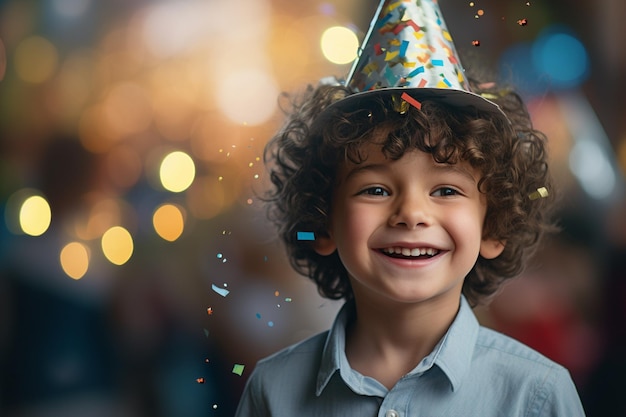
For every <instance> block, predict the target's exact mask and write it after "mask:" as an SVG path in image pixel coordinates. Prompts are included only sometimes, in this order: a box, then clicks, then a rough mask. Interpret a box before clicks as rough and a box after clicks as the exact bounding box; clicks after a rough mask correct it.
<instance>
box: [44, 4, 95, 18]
mask: <svg viewBox="0 0 626 417" xmlns="http://www.w3.org/2000/svg"><path fill="white" fill-rule="evenodd" d="M91 3H92V0H52V7H54V10H55V11H56V12H57V13H58V14H59V15H61V16H63V17H67V18H76V17H80V16H82V15H83V14H85V12H86V11H87V10H88V9H89V7H90V6H91Z"/></svg>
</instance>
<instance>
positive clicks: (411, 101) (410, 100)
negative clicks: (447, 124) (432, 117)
mask: <svg viewBox="0 0 626 417" xmlns="http://www.w3.org/2000/svg"><path fill="white" fill-rule="evenodd" d="M400 98H401V99H402V100H404V101H406V102H407V103H409V104H410V105H411V106H413V107H415V108H416V109H417V110H421V109H422V103H420V102H419V101H417V100H415V99H414V98H413V97H411V96H410V95H408V94H407V93H402V95H401V96H400Z"/></svg>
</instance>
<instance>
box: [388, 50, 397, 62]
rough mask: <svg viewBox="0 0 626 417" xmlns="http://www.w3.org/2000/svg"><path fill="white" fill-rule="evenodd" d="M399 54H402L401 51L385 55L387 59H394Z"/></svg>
mask: <svg viewBox="0 0 626 417" xmlns="http://www.w3.org/2000/svg"><path fill="white" fill-rule="evenodd" d="M399 54H400V51H393V52H387V55H385V61H391V60H392V59H394V58H395V57H397V56H398V55H399Z"/></svg>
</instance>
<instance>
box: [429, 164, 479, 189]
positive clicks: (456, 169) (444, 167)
mask: <svg viewBox="0 0 626 417" xmlns="http://www.w3.org/2000/svg"><path fill="white" fill-rule="evenodd" d="M435 168H436V169H437V170H441V171H445V172H452V173H457V174H460V175H462V176H464V177H465V178H467V179H468V180H470V181H471V182H472V184H476V178H474V175H472V173H471V172H470V171H469V170H467V169H465V168H464V167H463V166H460V165H458V164H437V165H435Z"/></svg>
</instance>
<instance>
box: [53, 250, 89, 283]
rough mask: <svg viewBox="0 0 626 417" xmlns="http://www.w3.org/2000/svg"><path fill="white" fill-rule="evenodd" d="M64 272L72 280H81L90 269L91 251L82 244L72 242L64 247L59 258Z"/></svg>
mask: <svg viewBox="0 0 626 417" xmlns="http://www.w3.org/2000/svg"><path fill="white" fill-rule="evenodd" d="M59 260H60V262H61V267H62V268H63V272H65V273H66V274H67V276H69V277H70V278H73V279H76V280H78V279H81V278H82V277H83V276H85V274H86V273H87V270H88V269H89V251H88V250H87V247H85V245H83V244H82V243H80V242H70V243H68V244H67V245H65V246H64V247H63V249H62V250H61V255H60V256H59Z"/></svg>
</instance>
